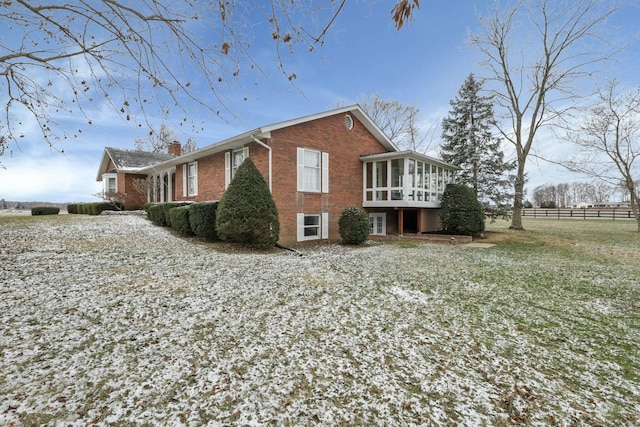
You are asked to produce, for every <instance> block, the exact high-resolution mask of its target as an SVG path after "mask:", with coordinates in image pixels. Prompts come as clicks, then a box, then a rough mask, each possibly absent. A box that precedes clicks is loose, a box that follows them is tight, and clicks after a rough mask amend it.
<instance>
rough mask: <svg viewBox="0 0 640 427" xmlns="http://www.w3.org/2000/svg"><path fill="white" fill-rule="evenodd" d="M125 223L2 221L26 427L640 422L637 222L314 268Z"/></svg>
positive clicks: (6, 387) (317, 260)
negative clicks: (44, 426) (43, 426)
mask: <svg viewBox="0 0 640 427" xmlns="http://www.w3.org/2000/svg"><path fill="white" fill-rule="evenodd" d="M120 221H125V219H122V218H113V217H112V218H103V217H88V216H72V215H65V216H59V217H38V218H32V217H21V218H10V219H7V218H2V217H0V237H2V240H1V242H2V244H0V251H4V252H1V253H3V254H6V256H7V262H6V263H3V265H2V266H0V274H2V275H3V276H2V277H5V278H8V279H10V280H12V282H11V283H13V285H11V286H5V287H4V288H3V287H2V286H3V285H2V284H0V291H2V295H3V298H2V300H1V301H0V320H1V321H2V322H0V325H2V328H3V329H2V330H1V331H0V332H2V334H0V336H3V337H5V338H4V339H6V340H7V341H6V342H5V341H0V351H2V354H3V355H4V358H0V359H2V360H4V361H2V362H0V372H7V373H6V374H3V375H4V376H0V394H5V395H6V396H7V398H8V400H9V399H12V400H11V401H12V402H14V403H11V405H13V406H15V405H18V404H19V403H20V402H22V401H23V400H22V399H24V398H25V397H28V399H31V400H29V401H30V402H35V403H33V404H30V405H27V407H21V408H20V409H15V411H17V412H18V413H20V414H21V420H22V421H23V423H25V424H30V423H47V422H50V423H51V424H56V423H60V424H64V423H72V422H76V424H82V423H83V422H90V421H92V420H97V421H102V422H105V423H112V424H114V425H125V424H128V423H133V424H135V423H139V424H143V423H144V422H149V421H150V418H145V417H148V416H149V414H155V415H154V416H156V418H151V419H153V420H156V422H157V423H160V424H162V423H170V422H169V420H174V421H175V420H176V419H177V418H175V417H180V419H181V420H182V422H184V423H191V424H203V423H206V422H211V423H216V422H218V423H222V424H225V423H230V424H232V423H234V422H237V423H242V422H243V420H245V422H246V420H247V419H248V418H250V417H251V416H252V415H255V413H256V411H258V410H259V411H261V412H260V416H261V417H262V418H261V419H262V420H263V421H264V423H265V424H269V423H271V424H278V425H288V424H291V425H311V424H321V423H325V424H332V425H334V424H341V423H342V424H348V425H376V424H384V423H390V424H398V425H403V424H411V423H415V424H420V423H424V424H433V425H452V424H454V425H455V424H464V423H465V422H467V423H469V424H474V425H475V424H478V425H482V424H483V423H484V424H486V425H496V426H508V425H515V424H518V423H520V424H521V425H586V426H591V425H594V426H595V425H623V426H632V425H637V424H638V423H640V418H639V417H638V415H637V414H638V412H639V409H640V368H639V367H640V354H639V352H638V350H637V349H638V348H640V285H639V279H638V278H639V277H640V234H638V233H636V232H635V223H633V222H632V221H625V222H623V221H615V222H614V221H575V220H548V219H544V220H540V219H537V220H533V219H530V220H528V219H525V222H524V226H525V231H513V230H509V229H508V225H509V224H508V223H506V222H496V223H491V224H488V227H487V228H488V230H487V233H486V236H487V237H486V239H485V240H484V241H485V242H487V243H494V244H495V246H493V247H490V248H469V247H465V246H464V245H449V244H432V243H421V242H419V241H416V240H410V241H409V240H407V241H403V240H395V241H390V242H376V243H375V244H372V245H369V246H365V247H343V246H340V245H313V246H307V247H303V248H302V251H303V252H304V253H305V256H303V257H297V256H291V255H290V254H286V253H284V252H273V253H259V254H253V253H251V252H248V251H243V250H241V251H238V252H235V251H233V250H229V249H228V247H227V246H223V250H222V251H216V250H212V249H211V248H216V244H203V243H201V242H197V244H194V243H193V241H192V240H191V239H183V238H179V237H178V236H175V235H173V234H171V233H166V232H164V230H165V229H161V228H158V227H155V226H151V225H149V226H148V227H147V226H146V224H145V223H143V222H139V221H136V220H131V219H128V220H127V222H126V226H123V225H122V224H125V223H123V222H120ZM140 221H143V220H140ZM82 223H85V224H84V225H83V224H82ZM81 225H82V227H81ZM87 225H89V226H90V227H89V228H88V229H87V228H85V226H87ZM119 227H120V228H119ZM30 230H31V231H34V233H33V234H31V236H32V237H30V238H28V236H29V235H30V234H29V233H28V232H29V231H30ZM55 230H59V231H60V233H56V232H55ZM78 230H79V231H78ZM87 230H88V231H87ZM49 231H51V233H50V232H49ZM62 231H65V232H64V233H62ZM78 232H81V235H77V233H78ZM33 236H37V237H33ZM36 238H37V239H38V240H37V241H34V240H33V239H36ZM6 242H11V243H10V244H9V243H6ZM4 243H6V244H4ZM16 245H20V246H21V249H20V250H17V249H15V246H16ZM209 246H210V247H209ZM187 254H188V255H187ZM10 260H11V262H9V261H10ZM76 260H77V261H78V264H77V265H76V264H74V262H75V261H76ZM3 269H4V270H3ZM22 283H25V284H28V286H23V285H22ZM16 369H17V370H16ZM58 372H66V373H65V374H63V375H57V373H58ZM30 373H31V374H30ZM30 375H31V376H30ZM89 380H90V381H91V384H89V383H88V381H89ZM39 382H42V384H41V385H40V384H39ZM63 390H67V392H68V391H69V390H72V391H73V394H72V395H69V394H67V392H63ZM59 396H64V398H65V399H67V398H68V399H69V401H68V402H66V403H65V405H66V406H67V407H74V405H75V408H76V409H75V411H76V412H73V411H72V412H55V411H54V410H53V409H51V405H57V407H59V406H61V404H62V403H64V402H60V401H56V400H55V399H57V398H58V397H59ZM125 401H127V402H129V403H130V405H129V406H128V407H126V408H125V409H126V410H124V409H123V408H120V409H118V408H119V405H124V403H123V402H125ZM56 402H57V403H56ZM254 402H263V405H264V406H261V407H260V408H258V409H256V408H257V407H256V406H252V405H254ZM0 405H2V404H1V403H0ZM113 408H115V409H113ZM2 410H3V407H2V406H0V420H2V416H3V415H2V414H3V412H2ZM4 410H7V408H6V407H5V408H4ZM11 411H13V410H10V411H9V412H6V414H10V415H8V416H11V414H13V413H14V412H11ZM172 411H173V412H172ZM74 414H76V415H74ZM118 414H119V415H118ZM172 416H173V417H174V418H171V417H172ZM182 417H184V418H182ZM6 420H9V421H10V420H11V418H7V419H6ZM6 420H5V421H6Z"/></svg>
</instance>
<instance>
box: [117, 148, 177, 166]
mask: <svg viewBox="0 0 640 427" xmlns="http://www.w3.org/2000/svg"><path fill="white" fill-rule="evenodd" d="M106 151H107V153H108V154H109V157H110V158H111V160H113V163H114V164H115V166H116V169H117V170H119V171H127V170H129V171H133V170H137V169H141V168H145V167H149V166H153V165H156V164H158V163H162V162H166V161H167V160H171V159H173V158H174V157H175V156H173V155H172V154H167V153H153V152H150V151H135V150H124V149H122V148H113V147H107V148H106Z"/></svg>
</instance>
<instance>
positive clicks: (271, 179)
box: [251, 135, 273, 193]
mask: <svg viewBox="0 0 640 427" xmlns="http://www.w3.org/2000/svg"><path fill="white" fill-rule="evenodd" d="M251 139H253V142H255V143H256V144H258V145H260V146H261V147H264V148H266V149H267V151H268V152H269V191H270V192H271V193H273V188H272V183H273V160H272V151H271V147H269V146H268V145H267V144H265V143H264V142H262V141H260V140H259V139H258V138H256V137H255V136H253V135H251Z"/></svg>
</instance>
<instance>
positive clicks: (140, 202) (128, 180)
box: [118, 172, 147, 209]
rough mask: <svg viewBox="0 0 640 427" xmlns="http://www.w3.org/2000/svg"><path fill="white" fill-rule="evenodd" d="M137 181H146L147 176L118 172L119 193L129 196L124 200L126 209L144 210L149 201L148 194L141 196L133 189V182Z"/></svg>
mask: <svg viewBox="0 0 640 427" xmlns="http://www.w3.org/2000/svg"><path fill="white" fill-rule="evenodd" d="M136 179H142V180H144V179H147V176H146V175H134V174H125V173H122V172H118V193H120V194H126V195H127V196H126V198H125V199H124V208H125V209H142V208H143V207H144V203H145V201H146V200H147V195H146V194H140V193H138V191H137V190H136V189H135V188H133V181H134V180H136Z"/></svg>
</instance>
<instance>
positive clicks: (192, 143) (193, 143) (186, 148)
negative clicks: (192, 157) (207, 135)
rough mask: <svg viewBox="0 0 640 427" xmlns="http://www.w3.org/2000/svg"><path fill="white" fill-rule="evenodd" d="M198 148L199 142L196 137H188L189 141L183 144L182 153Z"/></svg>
mask: <svg viewBox="0 0 640 427" xmlns="http://www.w3.org/2000/svg"><path fill="white" fill-rule="evenodd" d="M197 149H198V144H197V143H196V141H195V139H193V138H188V139H187V141H186V142H185V143H184V144H182V148H181V153H182V154H189V153H191V152H192V151H196V150H197Z"/></svg>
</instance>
